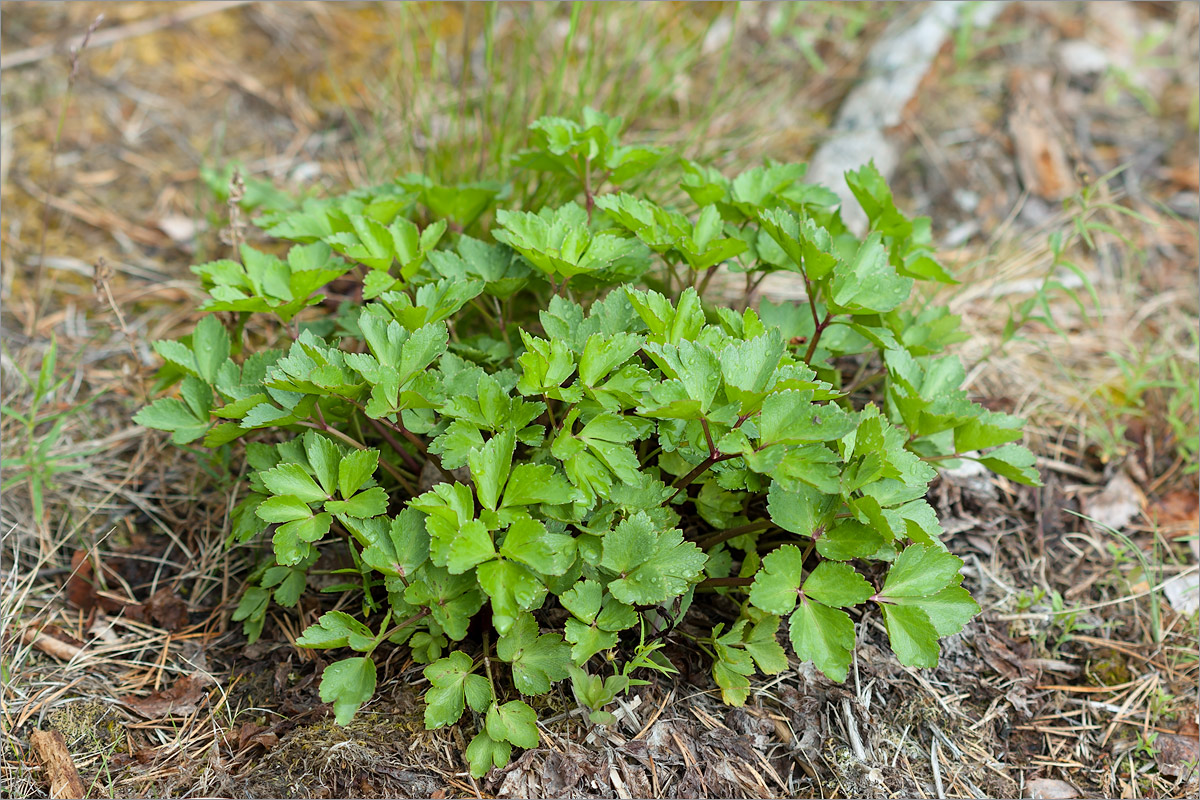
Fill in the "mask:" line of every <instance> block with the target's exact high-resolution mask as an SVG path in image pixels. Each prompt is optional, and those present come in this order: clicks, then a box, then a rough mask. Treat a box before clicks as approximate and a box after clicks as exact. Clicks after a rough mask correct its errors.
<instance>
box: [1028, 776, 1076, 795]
mask: <svg viewBox="0 0 1200 800" xmlns="http://www.w3.org/2000/svg"><path fill="white" fill-rule="evenodd" d="M1025 796H1026V797H1033V798H1041V800H1071V798H1073V797H1079V796H1080V794H1079V790H1078V789H1076V788H1075V787H1074V786H1072V785H1071V784H1069V783H1067V782H1066V781H1056V780H1054V779H1053V778H1034V779H1033V780H1031V781H1026V783H1025Z"/></svg>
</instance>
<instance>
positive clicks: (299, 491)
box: [259, 464, 329, 503]
mask: <svg viewBox="0 0 1200 800" xmlns="http://www.w3.org/2000/svg"><path fill="white" fill-rule="evenodd" d="M259 475H260V477H261V478H262V482H263V484H264V485H265V486H266V487H267V489H268V490H269V491H270V492H271V494H275V495H291V496H293V497H298V498H300V499H301V500H303V501H304V502H305V503H316V502H319V501H322V500H327V499H329V495H328V494H326V492H325V490H324V489H322V488H321V487H320V486H318V485H317V482H316V481H314V480H313V479H312V476H311V475H309V474H308V473H307V472H305V471H304V468H303V467H301V466H300V465H299V464H280V465H279V466H278V467H275V469H271V470H267V471H266V472H262V473H259Z"/></svg>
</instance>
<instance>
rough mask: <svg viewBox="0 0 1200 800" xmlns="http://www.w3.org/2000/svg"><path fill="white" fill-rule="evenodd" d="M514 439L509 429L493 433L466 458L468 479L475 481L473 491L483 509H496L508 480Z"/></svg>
mask: <svg viewBox="0 0 1200 800" xmlns="http://www.w3.org/2000/svg"><path fill="white" fill-rule="evenodd" d="M515 446H516V439H515V437H514V435H512V432H511V431H505V432H504V433H498V434H497V435H494V437H492V438H491V439H490V440H488V441H487V444H486V445H484V446H482V447H480V449H479V450H476V451H475V452H473V453H470V456H469V457H468V458H467V462H468V463H469V464H470V480H472V481H474V483H475V492H476V493H478V494H479V501H480V504H481V505H482V506H484V507H485V509H490V510H492V511H496V506H497V504H498V503H499V499H500V491H502V489H503V488H504V482H505V481H506V480H508V477H509V473H510V471H511V470H510V468H511V464H512V451H514V449H515Z"/></svg>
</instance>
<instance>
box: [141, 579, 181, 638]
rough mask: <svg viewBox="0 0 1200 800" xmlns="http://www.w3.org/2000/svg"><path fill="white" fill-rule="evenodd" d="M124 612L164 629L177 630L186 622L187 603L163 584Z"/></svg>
mask: <svg viewBox="0 0 1200 800" xmlns="http://www.w3.org/2000/svg"><path fill="white" fill-rule="evenodd" d="M126 614H127V615H128V616H129V617H131V618H133V619H136V620H142V621H146V622H151V623H153V624H155V625H157V626H158V627H160V628H162V629H163V630H166V631H177V630H179V629H180V628H183V627H185V626H186V625H187V624H188V609H187V603H185V602H184V601H183V598H182V597H180V596H179V595H178V594H176V593H175V591H174V590H172V589H168V588H167V587H165V586H164V587H163V588H162V589H159V590H158V591H157V592H155V593H154V594H153V595H151V596H150V599H149V600H147V601H146V602H145V603H140V604H138V605H136V606H129V608H128V609H127V611H126Z"/></svg>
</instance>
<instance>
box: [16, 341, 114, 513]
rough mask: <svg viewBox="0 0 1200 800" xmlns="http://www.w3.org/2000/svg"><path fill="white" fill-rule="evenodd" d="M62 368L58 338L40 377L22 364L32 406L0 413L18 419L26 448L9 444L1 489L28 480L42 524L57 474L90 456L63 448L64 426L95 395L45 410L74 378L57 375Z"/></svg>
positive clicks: (21, 374)
mask: <svg viewBox="0 0 1200 800" xmlns="http://www.w3.org/2000/svg"><path fill="white" fill-rule="evenodd" d="M57 367H58V341H57V340H56V339H51V340H50V346H49V347H48V348H47V349H46V353H45V355H43V356H42V363H41V365H40V366H39V367H38V373H37V376H36V377H31V376H30V375H29V374H28V373H27V372H25V370H23V369H21V368H20V367H19V366H18V367H16V371H17V375H18V376H19V377H20V379H21V382H22V383H23V384H24V386H25V390H26V391H27V392H28V393H29V401H28V402H29V405H28V408H27V409H25V410H18V409H17V407H16V406H15V405H13V404H11V403H7V404H5V405H3V406H0V414H2V415H3V416H5V417H8V418H10V419H12V420H13V421H15V422H16V423H17V424H18V425H19V426H20V427H21V429H22V432H23V434H24V436H23V439H24V441H23V445H24V446H23V447H22V448H21V449H20V450H17V451H16V452H15V453H14V452H13V449H12V447H11V445H12V443H11V442H10V443H9V449H8V451H7V453H6V455H5V457H4V472H5V473H6V475H5V478H4V482H3V483H0V491H8V490H9V489H11V488H12V487H13V486H17V485H20V484H22V483H25V484H27V485H28V487H29V499H30V503H31V504H32V507H33V518H34V520H36V522H37V524H39V525H40V524H41V523H42V521H43V520H44V518H45V495H46V492H47V491H48V490H51V489H53V488H54V485H55V482H54V481H55V476H56V475H61V474H63V473H64V472H72V471H75V470H80V469H83V467H84V465H83V464H82V463H81V462H79V461H77V460H75V459H77V458H78V457H79V456H81V455H86V453H82V452H80V451H79V450H77V449H76V450H64V449H63V448H62V446H61V445H62V442H61V441H60V440H61V439H62V435H63V427H64V426H65V425H66V424H67V422H68V421H69V420H70V418H71V416H72V415H74V414H78V413H79V412H81V411H83V410H85V409H86V408H87V406H88V405H90V404H91V402H92V400H95V399H96V398H95V397H93V398H91V399H89V400H88V401H87V402H86V403H84V404H82V405H78V406H65V407H63V408H61V409H59V410H57V411H52V412H50V413H48V414H47V413H43V408H44V407H45V406H46V405H47V404H48V403H49V402H50V401H52V400H53V398H54V395H55V394H56V393H57V392H58V390H59V389H61V388H62V387H63V385H64V384H65V383H66V382H67V381H69V380H70V379H71V376H70V375H64V376H63V377H61V378H59V377H57V376H56V375H55V372H56V370H57Z"/></svg>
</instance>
